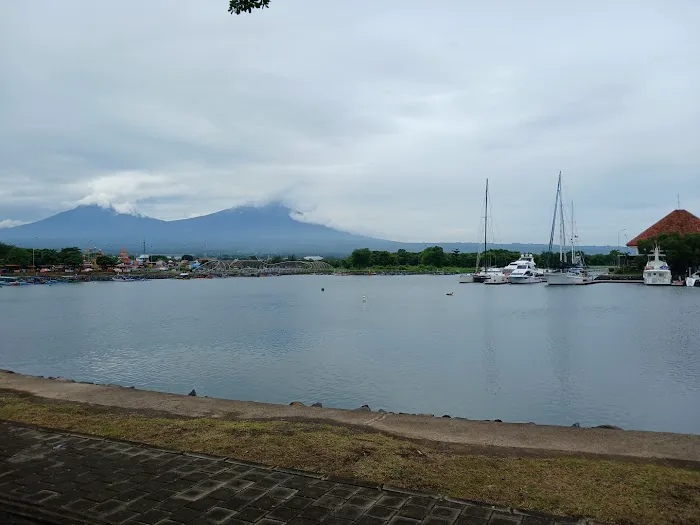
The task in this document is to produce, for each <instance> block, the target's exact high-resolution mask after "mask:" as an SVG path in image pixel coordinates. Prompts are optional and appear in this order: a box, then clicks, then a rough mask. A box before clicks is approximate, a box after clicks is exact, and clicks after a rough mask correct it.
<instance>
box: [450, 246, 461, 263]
mask: <svg viewBox="0 0 700 525" xmlns="http://www.w3.org/2000/svg"><path fill="white" fill-rule="evenodd" d="M459 255H460V252H459V248H455V249H454V250H452V252H451V253H450V264H451V265H452V266H459V265H460V264H459V263H460V257H459Z"/></svg>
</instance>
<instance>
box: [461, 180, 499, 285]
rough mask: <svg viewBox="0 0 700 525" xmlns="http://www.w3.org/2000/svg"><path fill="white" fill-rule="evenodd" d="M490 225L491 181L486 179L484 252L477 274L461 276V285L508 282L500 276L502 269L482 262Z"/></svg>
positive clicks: (478, 263)
mask: <svg viewBox="0 0 700 525" xmlns="http://www.w3.org/2000/svg"><path fill="white" fill-rule="evenodd" d="M488 225H489V179H486V192H485V195H484V250H483V252H481V251H479V252H477V254H476V268H477V271H476V272H475V273H467V274H462V275H460V276H459V282H460V283H489V284H504V283H505V282H506V280H505V276H503V277H504V278H503V279H502V280H501V279H500V278H499V274H501V275H502V272H501V269H500V268H493V267H492V268H487V264H486V261H485V260H484V261H482V260H481V258H482V257H486V247H487V243H488ZM481 262H483V263H484V266H483V267H482V268H481V269H480V270H479V265H480V264H481ZM492 281H493V282H492Z"/></svg>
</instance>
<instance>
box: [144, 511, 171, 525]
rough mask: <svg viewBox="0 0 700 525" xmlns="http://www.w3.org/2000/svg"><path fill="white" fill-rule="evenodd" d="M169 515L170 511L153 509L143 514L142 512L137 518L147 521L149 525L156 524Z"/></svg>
mask: <svg viewBox="0 0 700 525" xmlns="http://www.w3.org/2000/svg"><path fill="white" fill-rule="evenodd" d="M169 516H170V513H169V512H165V511H164V510H158V509H151V510H149V511H147V512H144V513H143V514H140V515H139V516H138V518H137V519H138V521H140V522H141V523H146V524H147V525H155V524H156V523H160V522H161V521H163V520H164V519H165V518H167V517H169Z"/></svg>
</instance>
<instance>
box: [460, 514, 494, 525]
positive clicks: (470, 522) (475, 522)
mask: <svg viewBox="0 0 700 525" xmlns="http://www.w3.org/2000/svg"><path fill="white" fill-rule="evenodd" d="M487 523H488V518H479V517H477V516H460V517H459V518H457V521H456V522H455V525H486V524H487Z"/></svg>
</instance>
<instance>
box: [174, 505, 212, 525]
mask: <svg viewBox="0 0 700 525" xmlns="http://www.w3.org/2000/svg"><path fill="white" fill-rule="evenodd" d="M202 514H204V512H202V511H201V510H195V509H190V508H187V507H182V508H181V509H177V510H175V511H173V512H172V513H171V514H170V519H171V520H174V521H179V522H181V523H189V522H191V521H193V520H195V519H197V518H199V517H200V516H201V515H202Z"/></svg>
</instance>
